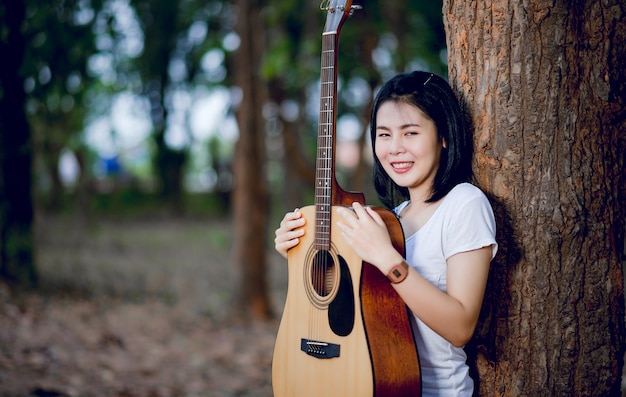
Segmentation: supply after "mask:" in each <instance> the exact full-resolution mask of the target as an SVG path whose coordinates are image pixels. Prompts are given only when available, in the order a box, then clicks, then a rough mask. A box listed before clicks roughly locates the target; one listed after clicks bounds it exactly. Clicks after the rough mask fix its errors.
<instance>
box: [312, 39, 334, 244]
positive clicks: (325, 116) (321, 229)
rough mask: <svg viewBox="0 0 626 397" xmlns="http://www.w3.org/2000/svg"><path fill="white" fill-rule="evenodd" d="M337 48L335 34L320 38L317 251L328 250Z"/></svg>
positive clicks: (316, 204)
mask: <svg viewBox="0 0 626 397" xmlns="http://www.w3.org/2000/svg"><path fill="white" fill-rule="evenodd" d="M336 45H337V34H336V33H335V32H331V33H326V34H324V35H323V36H322V67H321V76H320V80H321V89H320V114H319V123H318V131H317V161H316V173H315V215H316V218H315V219H316V225H315V247H316V249H318V250H328V249H329V248H330V226H331V219H330V217H331V206H332V187H333V182H334V179H333V178H334V162H335V152H334V146H335V121H336V115H335V108H336V100H335V97H336V94H337V86H336V81H337V68H336V61H337V52H336Z"/></svg>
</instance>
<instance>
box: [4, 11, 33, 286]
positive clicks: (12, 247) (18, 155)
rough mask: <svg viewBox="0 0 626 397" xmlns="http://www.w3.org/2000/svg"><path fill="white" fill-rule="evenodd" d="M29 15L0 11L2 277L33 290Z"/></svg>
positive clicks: (21, 12)
mask: <svg viewBox="0 0 626 397" xmlns="http://www.w3.org/2000/svg"><path fill="white" fill-rule="evenodd" d="M25 11H26V10H25V5H24V3H23V2H22V1H19V0H15V1H10V2H7V3H6V4H3V5H0V18H1V20H0V21H1V22H2V26H3V28H2V30H3V33H2V35H1V37H0V54H2V62H0V277H1V278H3V279H4V280H7V281H10V282H13V283H17V284H21V285H29V286H32V285H34V284H35V283H36V281H37V274H36V269H35V260H34V258H35V256H34V254H33V251H34V230H33V229H34V209H33V199H32V194H31V192H32V190H31V186H32V175H31V173H32V142H31V133H30V127H29V125H28V122H27V120H26V112H25V103H26V96H25V94H24V88H23V87H24V78H23V77H22V76H21V74H20V69H21V68H22V64H23V60H24V51H25V48H26V43H25V39H24V37H23V36H22V30H21V26H22V23H23V21H24V18H25Z"/></svg>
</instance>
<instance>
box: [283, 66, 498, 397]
mask: <svg viewBox="0 0 626 397" xmlns="http://www.w3.org/2000/svg"><path fill="white" fill-rule="evenodd" d="M370 128H371V138H372V146H373V151H374V158H375V164H374V184H375V187H376V192H377V193H378V196H379V198H380V199H381V201H382V202H383V203H384V204H385V206H387V207H388V208H394V212H395V213H396V215H398V216H399V218H400V221H401V223H402V227H403V230H404V235H405V237H406V261H405V260H404V259H403V258H402V256H401V255H400V254H399V253H398V252H397V251H396V250H395V249H394V248H393V246H392V244H391V239H390V237H389V234H388V232H387V229H386V226H385V224H384V222H383V221H382V219H381V218H380V216H379V215H378V214H376V213H375V212H374V211H373V210H371V209H370V208H367V207H363V206H361V205H360V204H358V203H355V204H354V205H353V207H352V209H353V211H350V210H349V209H341V210H340V214H341V216H342V217H343V219H340V220H339V221H338V222H337V225H338V226H339V227H340V229H341V230H342V234H343V236H344V238H345V239H346V242H347V244H348V245H349V246H350V247H351V248H352V249H353V250H354V251H355V252H356V253H357V254H358V255H359V256H360V257H361V258H362V259H363V260H364V261H366V262H368V263H371V264H372V265H374V266H376V267H377V268H378V269H379V270H380V271H381V272H382V273H383V274H385V275H387V276H388V277H389V279H390V281H391V282H392V283H393V284H392V285H393V287H394V288H395V290H396V291H397V292H398V294H399V295H400V297H401V298H402V299H403V300H404V302H405V303H406V304H407V306H408V307H409V309H410V310H411V311H412V312H413V314H414V319H415V326H414V333H415V339H416V344H417V349H418V352H419V355H420V367H421V371H422V395H423V396H471V395H472V393H473V381H472V379H471V378H470V376H469V369H468V366H467V364H466V355H465V352H464V351H463V346H464V345H465V344H466V343H467V342H468V341H469V340H470V338H471V337H472V335H473V333H474V329H475V327H476V323H477V321H478V316H479V313H480V308H481V305H482V300H483V296H484V291H485V286H486V283H487V276H488V273H489V265H490V262H491V259H492V258H493V257H494V255H495V253H496V251H497V243H496V240H495V221H494V216H493V211H492V209H491V206H490V205H489V202H488V200H487V198H486V196H485V195H484V194H483V193H482V192H481V191H480V190H479V189H478V188H477V187H475V186H473V185H471V184H470V181H471V179H472V171H471V156H472V139H471V136H470V133H469V129H468V128H467V125H466V123H465V119H464V116H463V112H462V110H461V108H460V106H459V103H458V101H457V99H456V97H455V95H454V93H453V91H452V89H451V88H450V86H449V85H448V83H447V82H446V81H445V80H443V79H442V78H441V77H439V76H436V75H434V74H432V73H425V72H413V73H407V74H400V75H398V76H396V77H394V78H393V79H391V80H390V81H389V82H387V83H386V84H384V85H383V87H382V88H381V89H380V91H379V92H378V94H377V96H376V99H375V101H374V105H373V109H372V117H371V123H370ZM305 222H306V219H304V218H303V217H302V215H301V214H300V212H299V211H298V210H295V211H293V212H289V213H287V214H286V215H285V217H284V218H283V220H282V221H281V224H280V227H279V228H278V229H277V230H276V238H275V247H276V250H277V251H278V252H279V253H281V254H282V255H283V256H285V257H287V251H288V250H289V249H290V248H292V247H294V246H296V245H297V244H298V243H299V239H300V237H302V235H303V233H304V230H303V229H302V226H303V225H304V224H305Z"/></svg>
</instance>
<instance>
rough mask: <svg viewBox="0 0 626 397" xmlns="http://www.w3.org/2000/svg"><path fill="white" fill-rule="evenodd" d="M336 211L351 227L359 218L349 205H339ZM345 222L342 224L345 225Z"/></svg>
mask: <svg viewBox="0 0 626 397" xmlns="http://www.w3.org/2000/svg"><path fill="white" fill-rule="evenodd" d="M337 213H338V214H339V215H341V217H342V218H343V219H344V221H345V222H346V224H349V225H350V226H352V227H354V226H355V225H356V223H357V222H358V220H359V218H358V217H357V216H356V214H355V213H354V211H353V210H352V208H350V207H339V209H338V210H337ZM346 224H344V226H347V225H346Z"/></svg>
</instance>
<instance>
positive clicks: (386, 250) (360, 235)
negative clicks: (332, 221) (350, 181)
mask: <svg viewBox="0 0 626 397" xmlns="http://www.w3.org/2000/svg"><path fill="white" fill-rule="evenodd" d="M352 209H353V210H354V211H350V210H349V209H347V208H340V209H339V214H340V215H341V216H342V217H343V219H344V221H343V222H341V221H340V222H337V226H339V228H340V229H341V234H342V235H343V237H344V239H345V240H346V243H347V244H348V245H349V246H350V248H352V249H353V250H354V252H355V253H356V254H357V255H358V256H359V257H360V258H361V259H363V260H364V261H365V262H367V263H370V264H372V265H374V266H376V267H377V268H378V269H379V270H380V271H381V272H382V273H383V274H385V275H386V274H387V273H388V272H389V270H391V268H392V267H393V266H394V265H395V264H397V263H399V262H400V261H401V260H402V259H403V258H402V255H400V253H398V251H396V249H395V248H394V247H393V245H392V243H391V237H390V236H389V232H388V231H387V225H385V222H384V221H383V219H382V218H381V217H380V215H378V214H377V213H376V211H374V210H373V209H371V208H370V207H363V206H362V205H361V204H359V203H354V204H353V205H352Z"/></svg>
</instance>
